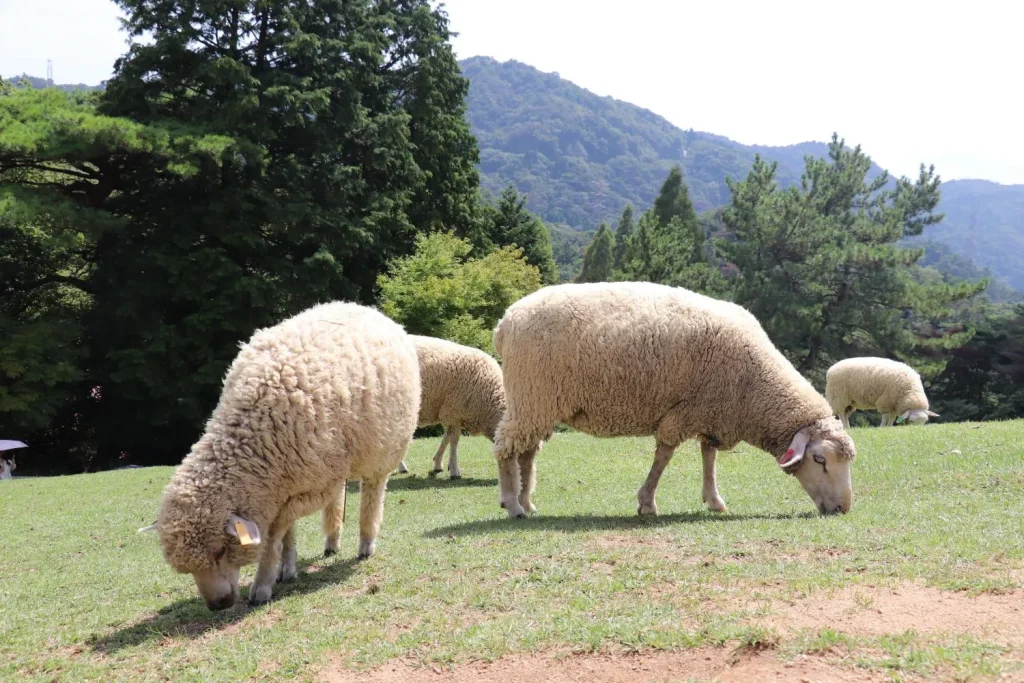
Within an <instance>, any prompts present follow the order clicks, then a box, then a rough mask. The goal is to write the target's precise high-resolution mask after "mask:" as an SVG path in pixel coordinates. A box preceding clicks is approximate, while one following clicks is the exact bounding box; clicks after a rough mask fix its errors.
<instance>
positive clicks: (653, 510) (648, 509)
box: [636, 504, 658, 517]
mask: <svg viewBox="0 0 1024 683" xmlns="http://www.w3.org/2000/svg"><path fill="white" fill-rule="evenodd" d="M636 514H638V515H640V516H642V517H657V516H658V506H657V505H654V504H651V505H639V506H637V508H636Z"/></svg>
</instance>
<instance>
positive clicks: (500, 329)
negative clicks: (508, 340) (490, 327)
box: [491, 318, 505, 357]
mask: <svg viewBox="0 0 1024 683" xmlns="http://www.w3.org/2000/svg"><path fill="white" fill-rule="evenodd" d="M504 322H505V319H504V318H502V319H501V320H499V321H498V324H497V325H496V326H495V327H494V336H493V337H491V342H492V343H493V344H494V350H495V351H497V352H498V356H499V357H500V356H501V355H502V351H501V346H502V341H503V340H504V339H505V327H504V324H503V323H504Z"/></svg>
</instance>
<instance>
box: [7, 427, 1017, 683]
mask: <svg viewBox="0 0 1024 683" xmlns="http://www.w3.org/2000/svg"><path fill="white" fill-rule="evenodd" d="M854 438H855V440H856V442H857V447H858V456H857V461H856V462H855V463H854V466H853V473H854V492H855V504H854V508H853V511H852V512H851V513H850V514H848V515H845V516H834V517H827V518H820V517H817V516H816V515H814V514H812V511H813V505H812V503H811V501H810V500H809V499H808V497H807V496H806V495H805V494H804V492H803V490H802V489H801V488H800V486H799V484H798V483H797V481H796V480H795V478H793V477H787V476H785V475H783V474H782V473H781V472H780V471H778V467H777V466H776V465H775V464H774V462H773V461H772V459H771V458H770V457H769V456H768V455H766V454H764V453H762V452H760V451H755V450H753V449H751V448H749V447H746V446H743V447H741V448H740V449H738V450H737V451H734V452H732V453H723V454H722V455H721V456H720V458H719V475H718V481H719V489H720V491H721V493H722V496H723V497H724V498H725V500H726V502H727V504H728V506H729V513H727V514H724V515H718V514H714V513H709V512H705V511H704V509H703V505H702V503H701V500H700V458H699V452H698V449H697V447H696V445H695V444H693V443H688V444H685V445H684V446H683V447H682V448H681V449H680V451H679V452H678V453H677V455H676V458H675V460H674V461H673V463H672V465H671V466H670V467H669V468H668V470H667V471H666V473H665V476H664V478H663V479H662V484H661V487H660V489H659V492H658V494H659V495H658V505H659V509H660V511H661V513H662V515H661V516H660V517H658V518H656V519H647V518H639V517H638V516H637V515H636V489H637V488H638V487H639V486H640V484H641V483H642V482H643V479H644V476H645V475H646V472H647V469H648V467H649V465H650V462H651V458H652V454H653V443H652V442H651V440H648V439H611V440H598V439H593V438H590V437H587V436H583V435H579V434H572V433H568V434H558V435H556V436H555V438H554V439H553V440H552V441H551V442H550V443H548V444H546V445H545V447H544V450H543V451H542V453H541V454H540V456H539V457H538V465H537V470H538V484H537V493H536V496H535V499H534V500H535V502H536V505H537V507H538V512H537V514H536V515H535V516H534V517H532V518H530V519H526V520H509V519H506V515H505V512H504V511H503V510H501V509H500V508H499V507H498V495H497V483H496V479H495V477H496V472H495V466H494V463H493V459H492V457H491V454H490V444H489V442H487V441H486V440H484V439H479V438H474V439H470V438H464V439H463V440H462V441H461V442H460V461H461V462H460V464H461V465H462V471H463V475H464V477H465V478H464V479H462V480H461V481H457V482H452V481H449V480H448V479H447V475H441V476H439V477H438V478H436V479H432V478H428V477H426V476H425V473H426V472H427V471H428V470H429V469H430V458H431V455H432V454H433V451H434V448H435V447H436V445H437V440H434V439H430V440H421V441H417V442H416V443H415V444H414V446H413V448H412V451H411V452H410V454H409V457H408V459H407V461H408V463H409V466H410V469H411V470H412V472H413V474H412V475H396V476H395V477H393V478H392V480H391V484H390V485H389V492H388V495H387V499H386V500H387V502H386V510H385V516H384V524H383V528H382V532H381V536H380V538H379V540H378V543H377V555H376V556H375V557H373V558H371V559H370V560H368V561H366V562H363V563H356V562H355V561H354V556H355V551H356V531H357V529H356V527H357V524H356V520H357V515H358V494H357V490H358V488H357V485H355V484H351V485H350V490H349V493H350V495H349V498H348V516H347V525H346V529H345V532H344V534H343V538H342V552H341V554H340V555H339V556H336V557H334V558H331V559H328V560H324V559H322V558H321V556H320V554H321V548H322V543H323V541H322V537H321V534H320V530H319V518H318V517H308V518H306V519H304V520H302V521H301V523H300V526H299V532H300V533H299V557H300V562H301V564H302V565H303V566H304V573H303V574H302V575H301V576H300V578H299V579H298V580H297V581H295V582H293V583H291V584H287V585H279V586H277V587H276V588H275V600H274V602H272V603H271V604H270V605H269V606H266V607H264V608H259V609H255V610H249V609H247V608H246V607H245V606H244V605H241V606H238V607H235V608H233V609H231V610H228V611H226V612H222V613H216V614H215V613H211V612H208V611H207V610H206V608H205V607H204V606H203V604H202V602H201V601H200V600H199V599H198V595H197V593H196V590H195V586H194V584H193V583H192V579H191V577H189V576H180V575H177V574H175V573H174V572H173V571H172V570H171V569H170V568H169V567H168V566H167V565H166V564H165V563H164V561H163V558H162V557H161V554H160V549H159V544H158V541H157V538H156V536H155V534H136V533H135V531H136V529H137V528H138V527H141V526H143V525H145V524H148V523H149V522H151V521H152V519H153V518H154V514H155V512H156V509H157V506H158V503H159V499H160V494H161V492H162V489H163V486H164V485H165V484H166V482H167V480H168V478H169V477H170V474H171V471H172V470H171V468H151V469H137V470H124V471H116V472H105V473H99V474H89V475H79V476H73V477H58V478H39V479H22V480H17V479H15V480H13V481H8V482H0V520H2V521H0V605H2V606H3V607H2V610H0V678H2V679H5V680H14V679H18V680H54V679H57V680H82V679H97V680H105V681H106V680H143V679H145V680H154V679H157V680H158V679H163V678H171V679H174V680H225V679H231V680H237V679H246V680H249V679H253V678H261V677H266V678H282V677H292V676H294V677H298V678H315V677H316V676H317V675H318V672H320V671H322V670H323V667H325V666H328V665H330V666H333V667H336V668H337V667H349V668H353V669H363V668H371V667H374V666H377V665H380V664H382V663H384V662H385V661H387V660H389V659H392V658H396V657H405V658H408V659H411V660H413V661H418V662H422V663H424V664H429V665H437V666H440V667H447V666H457V665H459V664H460V663H464V662H467V661H471V660H479V659H491V658H496V657H499V656H501V655H503V654H506V653H510V652H521V651H563V652H564V651H566V650H573V651H577V652H580V651H589V650H610V651H644V650H646V649H648V648H657V649H676V648H695V647H719V646H720V647H727V648H733V649H737V648H738V651H743V648H752V649H770V650H772V651H773V652H774V654H775V656H777V657H779V658H780V659H783V660H785V659H787V658H792V657H794V656H796V655H797V654H799V653H818V654H819V655H820V656H822V657H830V658H832V660H834V661H835V662H836V665H837V666H843V667H847V668H855V669H858V670H861V671H868V672H876V673H879V674H880V675H882V676H891V677H894V678H900V677H906V676H911V677H912V676H914V675H923V676H929V677H930V676H941V677H956V678H972V677H980V678H986V677H989V676H996V675H998V674H1000V673H1007V672H1009V673H1011V674H1013V675H1017V676H1020V675H1024V643H1022V641H1021V640H1019V639H1018V640H1016V641H1013V640H1012V639H1010V641H1007V640H1006V639H1005V638H1002V639H1000V638H999V637H996V636H992V635H991V634H986V633H980V632H979V633H977V634H973V635H970V634H969V635H964V634H954V633H941V632H935V631H936V629H934V628H929V627H928V624H927V623H925V622H927V619H928V615H927V614H922V626H921V627H920V628H916V627H915V628H905V627H903V626H899V625H897V627H896V630H895V631H894V632H891V633H885V632H877V629H876V630H875V631H871V632H865V631H864V629H863V628H855V627H853V626H851V627H850V628H849V629H845V628H844V626H843V622H842V621H839V622H837V623H835V624H832V625H830V626H829V627H827V628H825V627H818V626H815V625H813V624H812V626H810V627H797V626H793V625H792V624H790V623H789V622H788V621H787V616H786V615H787V614H793V613H794V612H793V610H794V609H796V610H800V609H801V608H800V605H802V604H805V603H804V602H801V601H807V600H817V599H827V598H828V596H830V595H837V594H838V592H841V591H842V590H843V589H849V588H850V587H851V586H853V587H856V589H857V590H858V591H862V592H860V593H858V594H857V595H858V596H859V597H857V598H856V601H857V603H858V604H861V603H863V604H862V605H861V606H862V607H864V608H865V609H866V608H868V607H869V606H870V604H871V602H872V600H879V599H880V598H878V597H877V593H878V591H882V590H883V589H887V588H895V589H900V587H906V586H910V585H912V582H913V584H914V585H916V586H917V587H918V589H919V590H921V591H927V590H928V588H929V587H931V588H936V589H941V590H942V591H957V592H955V593H943V595H948V596H952V597H950V599H951V600H952V599H953V598H956V599H958V600H961V601H970V600H982V599H987V598H992V599H994V600H995V599H999V598H998V596H1002V598H1009V599H1016V600H1017V602H1018V604H1020V603H1022V602H1024V597H1022V596H1024V593H1022V592H1021V583H1022V580H1024V571H1022V567H1024V421H1017V422H1004V423H988V424H953V425H942V424H930V425H926V426H924V427H897V428H889V429H875V428H865V429H856V430H854ZM253 573H254V568H252V567H250V568H248V569H247V570H246V571H245V572H243V578H242V584H243V596H244V594H245V591H246V590H247V587H248V584H249V582H250V581H251V579H252V575H253ZM872 591H874V592H875V593H872ZM936 594H937V593H936ZM872 595H876V597H872ZM823 596H824V597H823ZM806 604H810V603H806ZM965 604H969V603H965ZM794 605H795V606H796V607H795V608H794ZM787 609H788V610H789V611H788V612H787ZM1019 614H1020V615H1021V616H1022V617H1024V611H1021V612H1019ZM850 623H851V624H853V623H854V622H850ZM868 630H869V631H870V629H868ZM1008 643H1009V644H1008Z"/></svg>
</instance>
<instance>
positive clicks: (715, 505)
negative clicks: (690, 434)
mask: <svg viewBox="0 0 1024 683" xmlns="http://www.w3.org/2000/svg"><path fill="white" fill-rule="evenodd" d="M700 454H701V457H702V458H703V460H704V485H703V487H702V491H701V495H702V496H703V498H704V502H705V503H706V504H707V506H708V510H711V511H712V512H726V508H725V501H724V500H722V497H721V496H720V495H718V483H717V482H716V481H715V458H716V457H717V456H718V449H717V448H715V447H714V446H710V445H708V444H706V443H703V442H702V443H701V445H700Z"/></svg>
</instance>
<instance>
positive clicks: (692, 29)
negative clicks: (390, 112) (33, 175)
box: [0, 0, 1024, 184]
mask: <svg viewBox="0 0 1024 683" xmlns="http://www.w3.org/2000/svg"><path fill="white" fill-rule="evenodd" d="M445 7H446V9H447V12H448V15H449V19H450V21H451V28H452V30H454V31H456V32H458V33H459V35H458V36H457V37H456V38H455V39H454V40H453V45H454V48H455V51H456V53H457V55H458V57H459V58H460V59H462V58H465V57H471V56H475V55H487V56H490V57H494V58H496V59H499V60H502V61H504V60H508V59H515V60H518V61H520V62H524V63H526V64H529V65H531V66H534V67H536V68H538V69H540V70H541V71H548V72H557V73H559V74H560V75H561V76H562V77H563V78H566V79H568V80H570V81H573V82H574V83H576V84H577V85H580V86H583V87H584V88H587V89H588V90H590V91H592V92H594V93H597V94H599V95H610V96H612V97H615V98H617V99H620V100H624V101H626V102H631V103H633V104H636V105H639V106H641V107H644V108H646V109H650V110H651V111H653V112H655V113H657V114H660V115H661V116H664V117H665V118H666V119H668V120H669V121H671V122H672V123H674V124H675V125H677V126H679V127H680V128H683V129H687V128H693V129H694V130H698V131H707V132H711V133H716V134H719V135H724V136H726V137H729V138H731V139H733V140H736V141H737V142H742V143H745V144H764V145H787V144H793V143H797V142H804V141H807V140H819V141H826V140H828V139H829V138H830V137H831V135H832V133H833V132H837V133H839V135H840V136H841V137H843V138H845V140H846V141H847V143H848V144H851V145H853V144H860V145H861V146H862V148H863V149H864V151H865V152H866V153H867V154H869V155H870V156H871V157H872V158H873V159H874V160H875V162H877V163H878V164H879V165H881V166H882V167H883V168H887V169H889V170H890V171H892V172H893V173H896V174H897V175H909V176H915V175H916V173H917V169H918V167H919V165H920V164H921V163H926V164H935V167H936V170H937V172H938V173H939V174H940V175H941V176H942V178H943V179H945V180H952V179H958V178H982V179H986V180H994V181H996V182H1001V183H1013V184H1024V127H1022V126H1021V125H1020V124H1019V121H1020V120H1021V119H1024V112H1022V109H1024V89H1022V88H1021V85H1020V84H1021V82H1022V81H1024V73H1022V70H1024V39H1022V38H1021V35H1020V27H1021V26H1024V3H1020V2H1012V1H1011V0H972V1H971V2H958V3H953V2H947V3H945V4H943V3H940V2H937V1H936V0H930V1H921V0H884V1H879V0H857V1H856V2H850V1H841V0H814V1H808V0H773V1H771V2H768V1H765V0H752V1H751V0H731V1H730V2H712V1H709V0H699V1H696V2H695V1H693V0H660V1H658V0H631V1H630V2H627V3H622V2H610V1H609V0H447V1H446V2H445ZM118 16H119V12H118V9H117V8H116V6H115V5H114V3H113V2H112V1H111V0H0V75H3V76H11V75H15V74H19V73H22V72H29V73H31V74H33V75H38V76H45V74H46V60H47V59H51V60H53V69H54V77H55V80H56V81H57V82H58V83H80V82H81V83H88V84H95V83H98V82H99V81H101V80H104V79H106V78H108V77H109V76H110V73H111V71H112V67H113V63H114V60H115V59H117V57H118V56H119V55H120V54H121V53H122V52H124V49H125V38H126V37H125V35H124V34H123V33H121V32H120V25H119V23H118Z"/></svg>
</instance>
